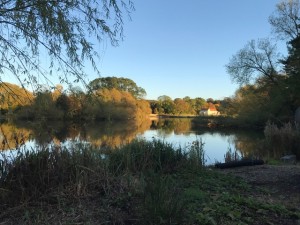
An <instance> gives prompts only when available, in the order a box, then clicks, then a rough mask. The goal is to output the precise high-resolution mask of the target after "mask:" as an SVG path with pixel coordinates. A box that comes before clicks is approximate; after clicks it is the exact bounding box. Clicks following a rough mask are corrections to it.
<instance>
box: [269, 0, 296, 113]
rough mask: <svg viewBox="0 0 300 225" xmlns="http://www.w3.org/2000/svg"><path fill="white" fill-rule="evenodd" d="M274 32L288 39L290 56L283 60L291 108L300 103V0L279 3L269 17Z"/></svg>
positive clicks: (293, 108)
mask: <svg viewBox="0 0 300 225" xmlns="http://www.w3.org/2000/svg"><path fill="white" fill-rule="evenodd" d="M269 21H270V24H271V25H272V28H273V31H274V33H276V34H277V35H278V37H280V38H281V39H285V40H287V44H288V56H287V57H286V58H285V59H284V60H281V62H282V63H283V65H284V70H285V72H286V74H287V79H286V81H285V87H286V89H287V90H286V92H287V94H286V97H287V99H289V105H290V106H291V110H293V111H295V110H296V108H297V107H299V105H300V89H299V86H300V3H299V0H289V1H287V0H285V1H282V2H280V3H279V4H277V7H276V11H275V12H274V13H273V14H272V15H271V16H270V18H269Z"/></svg>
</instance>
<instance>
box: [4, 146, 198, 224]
mask: <svg viewBox="0 0 300 225" xmlns="http://www.w3.org/2000/svg"><path fill="white" fill-rule="evenodd" d="M203 145H204V144H203V143H202V141H201V140H200V141H195V142H193V144H192V145H191V146H190V147H189V148H187V149H183V148H181V147H178V148H175V147H174V146H172V145H171V144H169V143H165V142H162V141H159V140H153V141H145V140H136V141H133V142H132V143H130V144H128V145H125V146H121V147H119V148H116V149H100V150H99V149H92V148H91V147H90V146H88V145H83V144H82V145H73V146H71V147H69V148H63V147H57V146H56V147H55V146H52V147H45V148H42V149H39V150H35V151H19V153H18V154H17V155H16V156H15V157H14V158H13V159H8V158H5V157H4V158H3V159H2V160H0V162H1V164H0V201H1V206H0V210H6V209H7V208H10V207H16V206H19V205H24V206H26V205H28V204H29V205H30V204H37V203H38V204H41V202H44V203H43V204H49V203H51V204H54V205H58V204H60V202H62V201H64V199H66V198H67V199H80V198H88V197H89V196H91V195H93V196H94V195H96V196H101V197H100V199H101V202H102V203H101V204H104V203H105V204H106V205H108V206H109V207H108V209H109V210H110V211H117V212H120V211H121V212H122V213H121V215H124V214H126V213H128V212H129V211H132V212H133V213H134V212H135V213H136V218H137V221H139V222H138V223H137V224H143V223H145V224H157V223H161V224H171V223H172V224H173V222H171V221H174V220H176V221H180V216H181V215H182V213H181V212H182V210H183V205H184V203H183V202H182V201H181V199H182V198H181V196H180V195H179V193H180V191H179V189H180V185H179V184H178V183H176V182H175V181H174V179H173V176H174V175H175V174H176V172H178V171H180V170H181V169H201V167H202V166H203V165H204V150H203ZM100 199H99V201H100ZM132 201H133V202H135V204H137V206H135V204H130V202H132ZM103 202H104V203H103ZM125 202H126V203H125ZM97 204H100V203H97ZM99 207H100V206H99ZM108 209H107V210H108ZM24 210H25V208H24ZM104 211H105V210H104ZM105 215H106V216H104V217H103V220H104V221H107V220H110V219H111V218H110V217H109V212H107V213H106V214H105ZM122 218H123V216H121V217H120V219H121V220H122ZM125 218H126V216H124V221H123V222H124V224H125V220H126V219H125ZM0 219H1V218H0ZM120 224H122V223H120Z"/></svg>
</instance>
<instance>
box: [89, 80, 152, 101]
mask: <svg viewBox="0 0 300 225" xmlns="http://www.w3.org/2000/svg"><path fill="white" fill-rule="evenodd" d="M88 87H89V89H90V90H91V91H93V92H95V91H97V90H101V89H107V90H112V89H117V90H119V91H124V92H129V93H130V94H132V96H134V97H135V98H138V99H140V98H143V97H145V95H146V91H145V90H144V89H143V88H141V87H138V86H137V85H136V83H135V82H134V81H133V80H131V79H128V78H124V77H120V78H118V77H101V78H97V79H95V80H93V81H91V82H90V83H89V85H88Z"/></svg>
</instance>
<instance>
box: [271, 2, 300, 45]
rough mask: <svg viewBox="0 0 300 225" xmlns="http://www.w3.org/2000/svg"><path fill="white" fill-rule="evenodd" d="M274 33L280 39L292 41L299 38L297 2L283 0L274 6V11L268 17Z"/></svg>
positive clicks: (299, 11)
mask: <svg viewBox="0 0 300 225" xmlns="http://www.w3.org/2000/svg"><path fill="white" fill-rule="evenodd" d="M269 22H270V24H271V25H272V28H273V31H274V33H276V34H277V35H278V37H280V38H282V39H288V40H294V39H295V38H297V37H299V36H300V26H299V23H300V3H299V0H283V1H281V2H280V3H278V4H277V5H276V11H275V12H274V13H273V14H272V15H271V16H270V17H269Z"/></svg>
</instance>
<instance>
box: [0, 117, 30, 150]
mask: <svg viewBox="0 0 300 225" xmlns="http://www.w3.org/2000/svg"><path fill="white" fill-rule="evenodd" d="M31 134H32V131H30V130H28V129H24V128H18V127H17V126H16V125H13V124H8V123H3V124H1V125H0V145H1V150H8V149H16V148H19V147H21V146H22V145H24V144H25V142H27V141H29V140H30V139H31V137H32V136H31Z"/></svg>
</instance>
